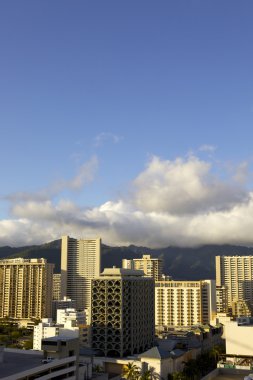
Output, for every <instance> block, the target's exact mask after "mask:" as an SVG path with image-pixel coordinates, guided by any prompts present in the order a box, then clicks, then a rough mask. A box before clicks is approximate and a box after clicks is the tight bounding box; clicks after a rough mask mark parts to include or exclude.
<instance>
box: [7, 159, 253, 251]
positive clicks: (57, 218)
mask: <svg viewBox="0 0 253 380" xmlns="http://www.w3.org/2000/svg"><path fill="white" fill-rule="evenodd" d="M94 166H96V162H95V161H94V162H93V163H92V162H91V163H90V165H88V167H84V168H83V172H82V170H80V172H79V176H76V177H74V180H73V181H71V182H69V181H65V186H66V184H68V187H69V188H72V189H77V188H79V187H80V186H82V185H83V184H84V183H86V182H87V180H88V179H89V178H92V175H93V174H91V176H90V175H89V174H88V175H87V173H89V170H91V173H94ZM246 168H247V165H246V163H244V164H241V165H239V168H238V170H237V172H238V171H239V172H242V173H243V179H244V180H245V176H246V177H247V173H248V171H247V170H246ZM212 169H213V168H212V165H211V164H210V163H209V162H207V161H204V160H200V159H199V158H197V157H194V156H190V157H188V158H187V159H183V158H177V159H175V160H174V161H169V160H162V159H161V158H159V157H153V158H152V159H151V160H150V162H148V164H147V167H146V168H145V170H143V172H141V173H140V174H139V175H138V176H137V178H136V179H135V180H134V181H133V183H132V186H131V192H130V194H129V196H128V197H127V196H126V197H125V199H119V200H115V201H112V200H109V201H108V202H106V203H104V204H102V205H100V206H98V207H95V208H90V209H85V208H82V207H80V206H79V205H77V204H74V203H73V202H70V201H69V200H68V199H61V200H60V201H58V202H57V203H55V202H54V201H53V200H52V199H43V198H31V199H28V198H26V199H24V197H23V198H22V199H21V200H20V199H15V198H12V207H11V210H12V214H11V217H10V218H9V219H7V220H2V221H0V245H5V244H10V245H20V244H31V243H41V242H46V241H50V240H53V239H56V238H59V237H60V236H61V235H62V234H69V235H72V236H77V237H78V236H84V237H85V236H98V235H100V236H102V239H103V241H104V242H105V243H107V244H113V245H116V244H121V245H128V244H132V243H133V244H137V245H146V246H150V247H164V246H168V245H177V246H195V245H201V244H207V243H215V244H224V243H231V244H245V245H253V237H252V230H253V192H247V191H246V189H245V188H244V181H241V180H240V176H239V181H238V178H236V181H235V180H234V179H233V178H231V179H226V180H225V179H220V178H219V177H218V176H216V175H214V174H213V170H212ZM84 173H85V174H84ZM83 176H84V177H83ZM76 178H79V179H76ZM224 178H227V175H226V176H224Z"/></svg>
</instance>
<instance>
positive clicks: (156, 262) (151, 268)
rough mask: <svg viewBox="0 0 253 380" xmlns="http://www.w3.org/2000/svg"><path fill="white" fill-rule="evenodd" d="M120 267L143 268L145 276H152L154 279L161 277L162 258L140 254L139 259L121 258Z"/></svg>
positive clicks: (157, 279)
mask: <svg viewBox="0 0 253 380" xmlns="http://www.w3.org/2000/svg"><path fill="white" fill-rule="evenodd" d="M122 268H125V269H136V270H143V272H144V273H145V275H146V276H148V277H153V278H154V280H155V281H159V280H161V279H162V273H163V260H162V259H157V258H152V257H151V256H150V255H142V258H141V259H133V260H127V259H123V260H122Z"/></svg>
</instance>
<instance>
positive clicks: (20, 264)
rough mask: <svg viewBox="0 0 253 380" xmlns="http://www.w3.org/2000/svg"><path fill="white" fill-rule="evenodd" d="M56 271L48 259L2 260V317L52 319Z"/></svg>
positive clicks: (0, 297)
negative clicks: (54, 274) (54, 272)
mask: <svg viewBox="0 0 253 380" xmlns="http://www.w3.org/2000/svg"><path fill="white" fill-rule="evenodd" d="M53 268H54V264H49V263H47V260H46V259H23V258H17V259H6V260H0V318H4V317H10V318H15V319H17V320H19V321H21V320H30V319H32V318H37V319H41V318H44V317H51V312H52V288H53Z"/></svg>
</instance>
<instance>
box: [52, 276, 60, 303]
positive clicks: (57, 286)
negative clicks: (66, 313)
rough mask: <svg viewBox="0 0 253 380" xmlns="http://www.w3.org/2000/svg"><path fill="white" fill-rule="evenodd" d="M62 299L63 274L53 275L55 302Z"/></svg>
mask: <svg viewBox="0 0 253 380" xmlns="http://www.w3.org/2000/svg"><path fill="white" fill-rule="evenodd" d="M60 299H61V274H60V273H54V274H53V301H56V300H60Z"/></svg>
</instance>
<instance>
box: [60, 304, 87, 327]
mask: <svg viewBox="0 0 253 380" xmlns="http://www.w3.org/2000/svg"><path fill="white" fill-rule="evenodd" d="M68 321H71V322H74V324H75V325H76V326H78V325H84V324H86V316H85V312H84V311H77V310H76V309H74V308H72V309H58V310H57V318H56V322H57V323H58V324H62V325H64V324H65V323H66V322H68Z"/></svg>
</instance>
